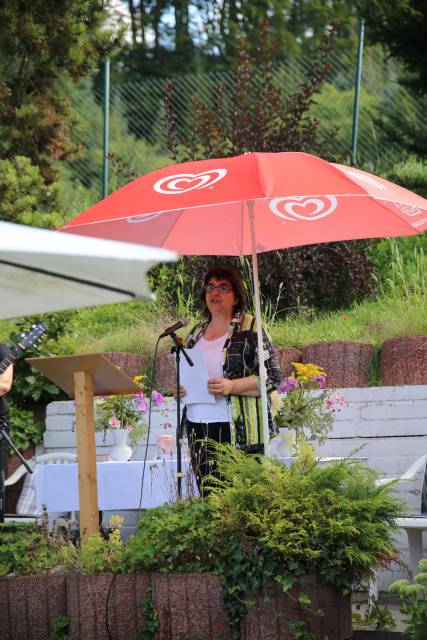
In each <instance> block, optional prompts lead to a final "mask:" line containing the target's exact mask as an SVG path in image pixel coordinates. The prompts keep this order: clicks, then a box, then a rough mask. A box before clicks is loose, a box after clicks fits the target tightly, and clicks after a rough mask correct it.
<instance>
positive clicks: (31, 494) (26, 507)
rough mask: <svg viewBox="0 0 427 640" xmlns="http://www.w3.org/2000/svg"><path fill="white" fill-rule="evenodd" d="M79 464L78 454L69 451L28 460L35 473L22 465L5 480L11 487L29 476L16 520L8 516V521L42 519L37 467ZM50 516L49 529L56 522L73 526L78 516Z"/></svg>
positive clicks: (6, 484) (45, 454)
mask: <svg viewBox="0 0 427 640" xmlns="http://www.w3.org/2000/svg"><path fill="white" fill-rule="evenodd" d="M73 462H74V463H75V462H77V454H76V453H71V452H69V451H57V452H54V453H42V454H41V455H38V456H34V457H33V458H30V460H27V464H28V466H29V467H30V469H32V470H33V473H28V470H27V469H26V467H25V466H24V465H23V464H21V465H20V466H19V467H18V468H17V469H16V471H14V472H13V473H12V475H11V476H10V477H9V478H7V479H6V480H5V486H6V487H10V486H11V485H13V484H15V483H16V482H18V480H20V479H21V478H22V477H23V476H25V474H27V476H26V478H25V481H24V486H23V487H22V491H21V495H20V496H19V500H18V503H17V505H16V512H17V515H16V518H14V516H8V517H7V518H6V519H7V520H9V521H10V520H14V519H16V520H20V521H22V520H29V519H32V520H36V521H37V520H39V519H40V518H41V515H42V514H40V513H36V484H35V479H36V474H37V466H38V465H41V464H70V463H73ZM48 515H49V527H51V526H52V524H53V522H55V524H56V526H59V527H65V528H67V527H68V526H69V525H73V524H74V523H76V522H77V519H76V514H75V513H74V512H72V513H71V514H70V516H66V515H63V514H60V515H58V514H51V513H50V514H48Z"/></svg>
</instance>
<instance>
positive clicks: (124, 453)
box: [110, 429, 132, 462]
mask: <svg viewBox="0 0 427 640" xmlns="http://www.w3.org/2000/svg"><path fill="white" fill-rule="evenodd" d="M113 435H114V441H115V443H116V444H115V445H114V447H113V448H112V449H111V451H110V458H111V460H115V461H116V462H125V460H129V458H130V457H131V455H132V448H131V447H130V446H129V445H128V432H127V431H126V429H114V430H113Z"/></svg>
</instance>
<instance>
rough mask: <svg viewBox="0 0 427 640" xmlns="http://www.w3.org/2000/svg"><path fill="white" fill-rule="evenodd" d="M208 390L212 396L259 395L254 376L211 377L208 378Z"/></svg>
mask: <svg viewBox="0 0 427 640" xmlns="http://www.w3.org/2000/svg"><path fill="white" fill-rule="evenodd" d="M208 391H209V393H212V394H213V395H214V396H254V397H256V398H257V397H259V395H260V393H259V387H258V380H257V378H256V377H255V376H247V377H246V378H235V379H234V380H229V378H212V379H211V380H208Z"/></svg>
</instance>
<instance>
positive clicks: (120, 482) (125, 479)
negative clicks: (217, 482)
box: [35, 459, 198, 513]
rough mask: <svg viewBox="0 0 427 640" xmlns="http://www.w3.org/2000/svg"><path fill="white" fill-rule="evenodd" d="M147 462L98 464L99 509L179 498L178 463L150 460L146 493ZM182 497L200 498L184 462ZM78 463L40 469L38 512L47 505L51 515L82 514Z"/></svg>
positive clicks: (151, 504) (134, 506)
mask: <svg viewBox="0 0 427 640" xmlns="http://www.w3.org/2000/svg"><path fill="white" fill-rule="evenodd" d="M143 469H144V463H143V462H139V461H135V462H133V461H132V462H112V461H111V462H98V463H97V465H96V471H97V479H98V508H99V509H100V510H102V511H104V510H105V511H112V510H125V509H139V508H140V507H141V508H142V509H147V508H150V507H157V506H159V505H161V504H164V503H165V502H173V501H175V500H176V498H177V493H178V492H177V481H176V460H171V459H164V460H163V459H160V460H148V461H147V462H146V463H145V476H144V490H143V496H142V500H141V481H142V472H143ZM182 472H183V479H182V494H183V495H198V493H197V486H196V482H195V479H194V476H193V475H192V473H191V471H189V463H188V460H183V461H182ZM77 473H78V467H77V464H46V465H42V466H40V467H39V469H38V472H37V477H36V479H35V485H36V497H37V512H41V511H42V510H43V505H46V508H47V511H48V513H53V512H64V511H79V490H78V475H77Z"/></svg>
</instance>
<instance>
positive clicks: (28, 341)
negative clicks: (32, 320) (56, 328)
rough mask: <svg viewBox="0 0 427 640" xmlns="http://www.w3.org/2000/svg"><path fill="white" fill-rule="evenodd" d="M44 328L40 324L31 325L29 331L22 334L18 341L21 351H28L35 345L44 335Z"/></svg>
mask: <svg viewBox="0 0 427 640" xmlns="http://www.w3.org/2000/svg"><path fill="white" fill-rule="evenodd" d="M45 331H46V328H45V326H44V324H43V323H42V322H40V323H39V324H33V326H32V327H31V329H30V331H27V333H24V334H23V336H22V337H21V339H20V340H19V343H18V344H19V347H20V348H21V349H28V347H32V346H33V344H36V343H37V342H39V341H40V339H41V337H42V335H43V334H44V333H45Z"/></svg>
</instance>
